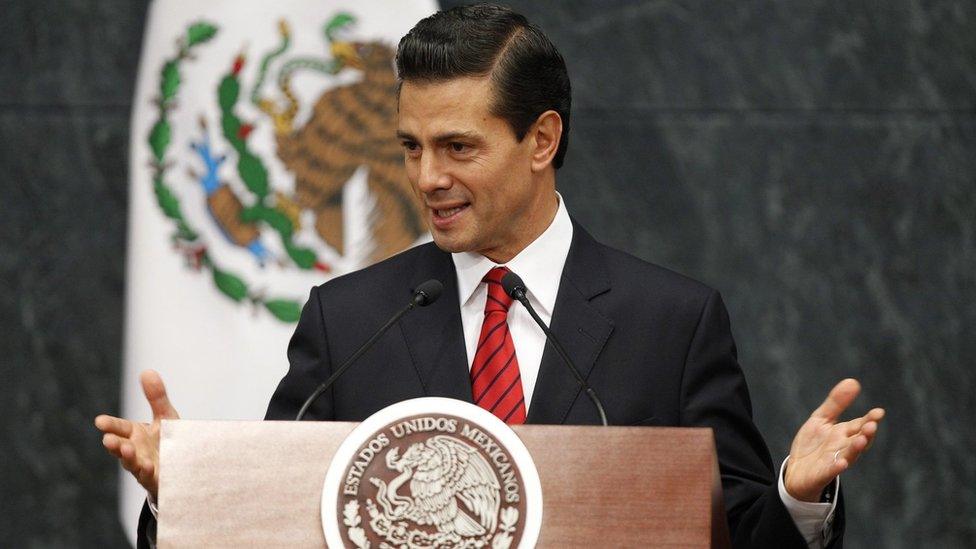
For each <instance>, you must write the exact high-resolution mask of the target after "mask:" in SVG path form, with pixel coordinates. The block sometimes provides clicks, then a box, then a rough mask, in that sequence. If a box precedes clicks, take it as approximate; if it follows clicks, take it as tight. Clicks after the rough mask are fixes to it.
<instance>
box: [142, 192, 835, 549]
mask: <svg viewBox="0 0 976 549" xmlns="http://www.w3.org/2000/svg"><path fill="white" fill-rule="evenodd" d="M557 196H558V194H557ZM558 198H559V208H558V210H556V216H555V218H553V220H552V223H551V224H550V225H549V227H548V228H547V229H546V230H545V232H543V233H542V234H541V235H539V237H538V238H536V239H535V240H534V241H532V243H531V244H529V245H528V246H526V247H525V249H523V250H522V251H521V252H519V254H518V255H516V256H515V257H513V258H512V260H511V261H509V262H508V263H506V264H505V265H503V266H505V267H508V268H509V270H511V271H512V272H514V273H516V274H518V275H519V276H520V277H521V278H522V281H523V282H525V287H526V296H527V297H528V298H529V301H530V302H531V303H532V306H533V307H535V310H536V312H537V313H538V314H539V318H541V319H542V321H543V322H545V323H546V325H547V326H548V325H549V323H550V321H551V320H552V310H553V307H554V306H555V304H556V295H557V294H558V293H559V281H560V279H561V278H562V273H563V267H564V266H565V265H566V257H567V256H568V255H569V247H570V245H571V244H572V242H573V223H572V221H570V219H569V212H567V211H566V205H565V204H564V202H563V199H562V196H558ZM452 258H453V260H454V267H455V269H456V270H457V278H458V302H459V303H460V304H461V324H462V325H463V329H464V347H465V349H466V350H467V354H468V369H469V370H470V369H471V364H472V363H473V362H474V355H475V351H476V350H477V348H478V338H479V336H480V335H481V325H482V324H483V323H484V320H485V301H487V300H488V285H487V284H486V283H484V282H482V281H481V279H482V278H484V276H485V275H486V274H488V271H490V270H491V269H493V268H494V267H498V266H499V265H498V264H496V263H495V262H493V261H492V260H490V259H488V258H487V257H485V256H483V255H480V254H477V253H473V252H462V253H456V254H452ZM508 328H509V330H510V331H511V333H512V342H513V343H514V344H515V356H516V357H517V358H518V364H519V370H520V373H521V376H522V392H523V393H524V396H525V410H526V413H528V409H529V404H530V403H531V402H532V394H533V391H534V389H535V383H536V380H537V379H538V377H539V367H540V365H541V364H542V353H543V351H544V350H545V347H546V335H545V333H543V332H542V330H541V329H540V328H539V327H538V326H537V325H536V323H535V321H534V320H532V317H531V316H529V313H528V312H527V311H526V310H525V307H522V306H520V305H519V304H518V302H515V303H513V304H512V307H511V308H510V309H509V311H508ZM567 375H568V374H567ZM788 461H789V457H787V458H786V460H784V461H783V465H782V466H781V467H780V472H779V482H778V484H779V496H780V499H782V500H783V504H784V505H785V506H786V510H787V511H789V513H790V516H791V517H793V522H794V523H796V526H797V528H798V529H799V530H800V534H801V535H802V536H803V538H804V539H805V540H806V542H807V544H808V545H809V546H810V548H811V549H814V548H817V549H819V548H821V547H823V545H824V542H825V541H826V540H828V539H829V536H830V532H831V526H832V524H833V517H834V508H835V507H836V505H837V498H834V501H833V502H831V503H807V502H804V501H800V500H797V499H795V498H793V497H792V496H790V495H789V493H787V492H786V487H785V486H784V484H783V473H784V471H785V470H786V464H787V462H788ZM834 482H835V486H834V493H835V494H837V493H839V490H840V478H839V477H838V478H837V479H836V480H835V481H834ZM148 501H149V509H150V511H151V512H152V514H153V516H156V515H157V513H158V509H157V507H156V502H155V501H154V500H153V498H152V496H149V498H148Z"/></svg>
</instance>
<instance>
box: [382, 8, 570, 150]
mask: <svg viewBox="0 0 976 549" xmlns="http://www.w3.org/2000/svg"><path fill="white" fill-rule="evenodd" d="M396 68H397V75H398V76H399V79H400V82H401V83H402V82H408V81H417V82H423V81H429V82H438V81H444V80H450V79H453V78H459V77H465V76H489V77H490V78H491V81H492V87H493V88H494V91H495V94H494V97H493V101H492V102H493V105H492V106H491V112H492V113H493V114H494V115H495V116H498V117H500V118H502V119H504V120H506V121H507V122H508V124H509V126H511V128H512V130H513V131H514V132H515V137H516V139H518V140H519V141H521V140H522V139H523V138H525V135H526V133H528V131H529V128H530V127H531V126H532V124H533V123H535V121H536V119H538V118H539V115H540V114H542V113H544V112H546V111H548V110H554V111H556V112H557V113H559V116H560V117H561V118H562V121H563V131H562V136H561V137H560V140H559V149H558V150H557V151H556V155H555V157H554V158H553V161H552V164H553V166H554V167H555V168H556V169H558V168H560V167H561V166H562V164H563V158H564V157H565V156H566V147H567V146H568V145H569V110H570V104H571V95H572V94H571V90H570V86H569V74H568V73H567V71H566V63H565V61H563V57H562V55H560V54H559V52H558V51H557V50H556V47H555V46H553V44H552V42H550V41H549V38H548V37H547V36H546V35H545V33H543V32H542V30H541V29H540V28H539V27H537V26H535V25H532V24H531V23H529V22H528V20H527V19H526V18H525V17H524V16H522V15H519V14H517V13H515V12H513V11H512V10H510V9H508V8H505V7H502V6H495V5H491V4H478V5H474V6H461V7H457V8H453V9H450V10H447V11H442V12H438V13H436V14H434V15H431V16H430V17H427V18H426V19H423V20H422V21H420V22H419V23H417V25H416V26H415V27H414V28H413V29H411V30H410V32H409V33H407V35H406V36H404V37H403V38H402V39H401V40H400V45H399V46H398V47H397V54H396Z"/></svg>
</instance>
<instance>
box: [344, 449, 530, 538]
mask: <svg viewBox="0 0 976 549" xmlns="http://www.w3.org/2000/svg"><path fill="white" fill-rule="evenodd" d="M384 461H385V465H386V470H385V471H383V472H385V473H386V476H387V478H389V477H390V476H392V478H389V480H383V479H382V478H379V477H376V476H373V477H370V478H369V481H370V483H371V484H372V485H373V486H375V487H376V496H375V501H374V500H373V499H368V500H366V510H367V512H368V516H369V521H368V526H369V529H370V530H371V531H372V533H373V535H375V536H376V537H377V538H378V539H379V540H381V542H380V543H379V547H400V548H403V549H433V548H438V549H468V548H479V547H481V548H486V549H487V548H492V549H508V548H509V547H510V546H511V544H512V542H513V540H514V537H513V535H514V533H515V531H516V523H518V520H519V510H518V509H517V508H515V507H511V506H510V507H504V508H502V505H501V500H502V494H501V484H500V482H499V479H498V476H497V475H496V473H495V471H494V469H493V468H492V466H491V465H490V464H489V463H488V460H486V459H485V457H484V455H482V454H481V453H480V452H478V450H477V449H476V448H475V447H474V446H471V445H470V444H468V443H466V442H464V441H463V440H461V439H458V438H456V437H453V436H450V435H436V436H432V437H430V438H428V439H426V440H425V441H423V442H416V443H413V444H410V445H409V446H407V447H406V450H405V451H404V452H403V453H402V455H401V453H400V448H399V447H394V448H391V449H390V450H389V451H387V453H386V456H385V460H384ZM394 475H395V476H394ZM343 515H344V520H343V523H344V524H345V525H346V526H347V527H349V528H348V530H347V536H348V538H349V539H350V540H351V541H352V542H353V544H354V545H355V546H356V547H360V548H363V549H365V548H368V547H371V544H370V542H369V541H368V540H367V535H366V531H365V530H364V528H365V525H362V521H361V520H360V518H359V502H358V501H357V500H352V501H349V502H348V503H347V504H346V506H345V508H344V509H343Z"/></svg>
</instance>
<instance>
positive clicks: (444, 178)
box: [417, 153, 451, 193]
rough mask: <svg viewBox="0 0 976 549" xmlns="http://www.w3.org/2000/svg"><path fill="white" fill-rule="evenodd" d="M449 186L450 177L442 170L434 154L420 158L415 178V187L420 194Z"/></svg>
mask: <svg viewBox="0 0 976 549" xmlns="http://www.w3.org/2000/svg"><path fill="white" fill-rule="evenodd" d="M450 186H451V176H450V175H449V174H448V173H447V172H446V170H445V169H444V165H443V163H442V162H440V161H439V159H438V158H437V155H436V154H435V153H427V154H424V155H423V156H421V157H420V173H419V174H418V177H417V187H418V190H420V192H422V193H432V192H434V191H436V190H439V189H447V188H449V187H450Z"/></svg>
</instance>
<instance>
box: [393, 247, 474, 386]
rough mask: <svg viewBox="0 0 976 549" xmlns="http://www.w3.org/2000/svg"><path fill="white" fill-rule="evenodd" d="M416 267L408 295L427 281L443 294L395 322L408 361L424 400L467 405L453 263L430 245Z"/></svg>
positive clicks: (466, 383) (459, 312)
mask: <svg viewBox="0 0 976 549" xmlns="http://www.w3.org/2000/svg"><path fill="white" fill-rule="evenodd" d="M417 263H418V266H417V269H416V272H415V273H414V274H413V277H412V278H411V279H410V286H409V290H410V293H411V294H412V293H413V289H414V288H416V287H417V286H418V285H419V284H420V283H421V282H424V281H426V280H429V279H431V278H434V279H437V280H440V281H441V283H443V284H444V292H443V293H442V294H441V297H440V299H438V300H437V302H435V303H434V304H432V305H428V306H427V307H419V308H417V309H416V310H414V311H411V312H410V313H409V314H408V315H407V316H405V317H404V318H403V319H402V320H401V321H400V322H399V324H400V330H401V331H402V333H403V337H404V339H405V340H406V344H407V349H409V351H410V359H411V360H412V362H413V365H414V368H416V370H417V375H418V376H419V377H420V382H421V384H422V385H423V387H424V396H440V397H448V398H455V399H458V400H465V401H467V402H471V400H472V396H471V382H470V381H469V379H468V356H467V352H466V351H465V348H464V334H463V329H462V326H461V307H460V305H459V304H458V287H457V275H456V274H455V271H454V262H453V261H451V255H450V254H448V253H446V252H443V251H441V250H439V249H438V248H437V247H436V246H434V245H432V244H431V245H428V246H426V250H425V254H424V255H423V256H422V257H421V258H420V260H419V261H418V262H417Z"/></svg>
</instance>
